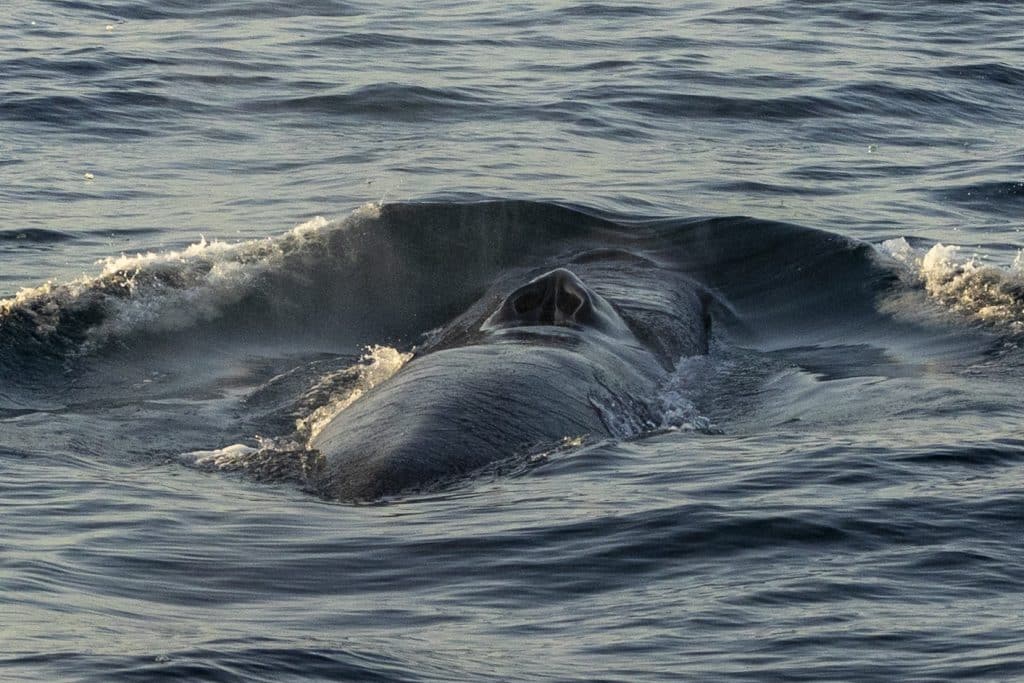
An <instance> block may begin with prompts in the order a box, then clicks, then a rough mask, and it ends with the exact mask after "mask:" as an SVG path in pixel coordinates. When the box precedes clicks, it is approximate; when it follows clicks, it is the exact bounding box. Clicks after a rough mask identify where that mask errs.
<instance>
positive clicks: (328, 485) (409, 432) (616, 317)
mask: <svg viewBox="0 0 1024 683" xmlns="http://www.w3.org/2000/svg"><path fill="white" fill-rule="evenodd" d="M550 265H551V264H549V266H550ZM537 270H541V272H539V273H538V272H536V271H537ZM712 302H713V297H712V295H711V294H710V293H709V292H708V291H706V290H705V289H704V288H703V287H701V286H700V285H699V284H697V283H696V282H694V281H692V280H690V279H688V278H687V277H686V276H684V275H682V274H680V273H678V272H676V271H674V270H673V269H671V268H664V267H660V266H659V265H658V264H657V263H656V262H654V261H652V260H650V259H648V258H646V257H644V256H643V255H642V254H637V253H632V252H628V251H624V250H595V251H589V252H582V253H579V254H575V255H574V256H573V257H572V258H569V259H565V261H564V262H563V263H560V264H558V265H555V266H554V267H548V266H543V267H540V268H535V269H521V270H515V271H513V272H510V273H509V274H507V276H506V277H504V278H499V279H498V280H497V281H496V282H495V283H494V284H493V286H492V287H491V288H490V289H489V291H487V292H485V293H484V294H483V295H482V296H481V297H480V299H479V300H478V301H477V302H476V303H475V304H474V305H472V306H470V307H469V308H468V309H467V310H466V311H465V312H464V313H462V314H461V315H459V316H457V317H456V318H455V319H454V320H452V321H450V322H449V323H448V324H447V325H444V326H442V327H441V328H439V329H437V330H435V331H433V332H432V333H431V334H430V335H429V338H428V340H427V341H425V342H424V343H423V344H422V345H421V346H420V347H418V348H416V349H415V353H414V357H413V358H412V360H411V361H409V362H408V363H407V364H406V365H405V366H404V367H402V368H401V369H400V370H399V371H398V372H397V373H396V374H394V375H393V376H392V377H390V378H389V379H388V380H387V381H385V382H383V383H381V384H380V385H378V386H376V387H374V388H372V389H371V390H370V391H368V392H367V393H366V394H365V395H363V396H362V397H360V398H359V399H358V400H356V401H355V402H354V403H352V404H351V405H349V406H348V407H347V408H346V409H345V410H343V411H342V412H341V413H339V414H338V415H337V416H335V417H334V418H333V419H332V420H331V421H330V422H329V423H328V424H327V425H326V426H325V427H324V428H323V429H322V430H321V431H320V432H319V433H318V434H317V435H316V436H315V437H314V438H313V439H312V440H311V442H310V447H311V449H313V451H314V452H315V453H317V454H318V455H319V466H318V467H317V468H315V469H314V472H313V474H312V475H311V477H310V482H309V483H310V484H311V488H312V489H313V490H314V491H315V492H316V493H318V494H319V495H320V496H322V497H325V498H328V499H332V500H339V501H374V500H379V499H382V498H389V497H394V496H399V495H405V494H408V493H414V492H423V491H427V490H433V489H435V488H438V487H443V486H445V485H447V484H450V483H452V482H456V481H460V480H462V479H464V478H466V477H468V476H471V474H472V473H473V472H477V471H480V470H481V468H484V467H485V466H487V465H490V464H492V463H495V462H498V461H502V460H505V459H508V458H511V457H516V456H523V455H528V454H536V453H537V452H539V451H543V450H545V449H550V448H552V447H554V446H557V445H558V444H559V443H561V442H562V441H564V440H565V439H567V438H576V437H598V438H602V437H612V438H615V437H621V436H624V435H629V434H631V433H635V432H637V431H642V430H643V429H645V428H651V427H654V426H657V424H658V421H659V418H658V416H657V414H656V409H655V407H654V398H655V397H656V396H657V393H658V388H659V386H660V385H661V383H663V382H664V380H665V378H666V376H667V375H668V373H670V372H671V371H672V370H673V368H674V367H675V365H676V363H677V362H678V361H679V360H680V359H681V358H684V357H687V356H693V355H698V354H705V353H707V351H708V339H709V335H710V329H711V317H712V309H713V306H712V305H711V304H712Z"/></svg>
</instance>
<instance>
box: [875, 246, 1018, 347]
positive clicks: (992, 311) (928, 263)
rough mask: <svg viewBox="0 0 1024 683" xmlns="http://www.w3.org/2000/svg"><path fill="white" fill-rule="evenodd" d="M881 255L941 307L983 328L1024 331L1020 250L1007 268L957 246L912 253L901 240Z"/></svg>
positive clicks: (912, 250) (884, 248)
mask: <svg viewBox="0 0 1024 683" xmlns="http://www.w3.org/2000/svg"><path fill="white" fill-rule="evenodd" d="M879 251H880V252H881V253H882V254H884V255H886V256H888V257H890V258H891V259H893V260H894V261H895V262H896V263H897V264H898V265H899V266H900V269H901V271H902V273H903V275H904V277H905V278H906V279H907V280H908V281H909V282H910V283H911V284H912V285H916V286H920V287H923V288H924V290H925V291H926V292H927V293H928V295H929V296H930V297H931V298H932V299H934V300H935V301H937V302H938V303H939V304H941V305H942V306H943V307H944V308H946V309H948V310H951V311H954V312H956V313H959V314H961V315H964V316H966V317H968V318H970V319H972V320H976V321H978V322H981V323H983V324H986V325H992V326H996V327H1000V328H1004V329H1009V330H1010V331H1011V332H1013V333H1020V332H1024V251H1021V252H1019V253H1018V254H1017V256H1016V258H1015V259H1014V261H1013V263H1012V264H1011V265H1010V266H1009V267H1000V266H997V265H992V264H987V263H984V262H983V261H981V260H980V259H979V258H978V257H977V256H973V255H972V256H970V257H965V256H963V255H962V253H961V248H960V247H958V246H955V245H944V244H936V245H933V246H932V247H930V248H928V249H922V248H915V247H914V246H912V245H911V244H910V243H909V242H908V241H907V240H906V239H904V238H902V237H900V238H897V239H892V240H887V241H885V242H883V243H882V244H881V245H879Z"/></svg>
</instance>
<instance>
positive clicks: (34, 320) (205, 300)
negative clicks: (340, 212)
mask: <svg viewBox="0 0 1024 683" xmlns="http://www.w3.org/2000/svg"><path fill="white" fill-rule="evenodd" d="M379 211H380V207H379V205H376V204H368V205H365V206H363V207H361V208H359V209H357V210H356V211H355V212H353V213H352V214H351V215H350V216H348V217H347V218H345V219H344V220H342V221H340V222H331V221H328V220H327V219H325V218H323V217H321V216H318V217H316V218H313V219H312V220H309V221H306V222H305V223H302V224H300V225H297V226H296V227H294V228H293V229H291V230H290V231H288V232H287V233H285V234H284V235H281V236H278V237H268V238H263V239H254V240H247V241H243V242H237V243H229V242H222V241H218V240H214V241H208V240H206V239H205V238H204V239H202V240H200V241H199V242H198V243H196V244H192V245H190V246H188V247H186V248H184V249H181V250H172V251H162V252H149V253H145V254H142V253H138V254H135V255H126V254H122V255H120V256H117V257H110V258H107V259H104V260H102V261H100V262H99V264H98V265H100V267H101V269H100V273H99V274H98V275H85V276H82V277H80V278H78V279H76V280H72V281H70V282H66V283H60V284H55V283H53V282H47V283H44V284H42V285H40V286H37V287H30V288H24V289H22V290H20V291H19V292H18V293H17V294H15V295H14V296H13V297H11V298H8V299H3V300H0V329H3V328H8V329H11V330H15V329H17V330H21V331H23V332H24V333H25V334H28V335H31V336H32V337H34V338H35V339H36V340H42V341H51V342H53V343H57V344H60V345H63V346H71V347H77V348H78V350H80V351H86V352H87V351H90V350H92V349H93V348H95V347H96V346H98V345H102V344H103V343H104V342H106V341H107V340H109V339H110V338H112V337H117V336H119V335H124V334H131V333H137V332H147V333H160V332H169V331H175V330H181V329H186V328H188V327H190V326H192V325H195V324H196V323H200V322H204V321H209V320H214V319H216V318H218V317H220V316H221V315H223V314H224V312H225V311H226V310H227V309H228V308H229V307H230V306H232V305H235V304H238V303H239V302H241V301H242V300H244V299H245V298H246V297H248V296H250V295H252V294H253V293H254V292H257V291H259V289H260V287H261V286H263V285H264V284H265V281H266V279H267V277H268V276H273V275H276V274H285V273H289V272H290V271H294V272H301V268H299V267H292V266H293V265H295V263H296V262H301V260H302V259H303V258H306V257H309V256H311V255H317V254H321V253H322V252H323V251H324V250H325V248H326V245H327V239H328V237H329V235H330V233H332V232H334V231H336V230H347V229H350V228H351V227H352V226H353V225H354V224H358V223H361V222H363V221H365V220H368V219H373V218H376V217H378V216H379Z"/></svg>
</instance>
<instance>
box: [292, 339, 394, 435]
mask: <svg viewBox="0 0 1024 683" xmlns="http://www.w3.org/2000/svg"><path fill="white" fill-rule="evenodd" d="M412 355H413V354H411V353H404V352H402V351H398V350H397V349H394V348H391V347H390V346H371V347H369V348H367V350H366V353H365V354H364V355H363V356H362V357H361V358H360V360H359V363H358V364H356V365H354V366H352V367H350V368H346V369H344V370H340V371H338V372H333V373H328V374H327V375H325V376H324V377H323V378H321V379H320V380H319V381H318V382H317V383H316V385H314V386H313V387H312V388H311V389H310V390H309V391H307V392H306V394H305V396H304V397H303V399H302V400H303V401H304V402H306V403H314V404H318V405H317V407H316V408H314V409H313V410H312V411H311V412H310V413H309V414H308V415H306V416H305V417H302V418H299V419H298V420H296V422H295V432H296V434H297V435H298V436H299V437H301V438H302V440H304V441H305V442H306V443H307V444H309V443H310V442H312V441H313V439H315V438H316V436H317V435H318V434H320V432H321V431H322V430H323V428H324V427H325V426H327V424H328V423H329V422H331V421H332V420H333V419H334V418H335V417H337V416H338V414H339V413H341V412H342V411H343V410H345V409H346V408H348V407H349V406H350V405H352V404H353V403H355V402H356V401H358V400H359V398H360V397H362V396H363V394H365V393H366V392H367V391H369V390H370V389H372V388H373V387H375V386H378V385H379V384H381V383H383V382H385V381H387V380H388V379H389V378H391V377H392V376H393V375H394V374H395V373H396V372H398V371H399V370H401V369H402V366H403V365H405V364H406V363H408V362H409V360H410V359H411V358H412Z"/></svg>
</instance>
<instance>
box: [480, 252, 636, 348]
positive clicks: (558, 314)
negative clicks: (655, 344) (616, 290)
mask: <svg viewBox="0 0 1024 683" xmlns="http://www.w3.org/2000/svg"><path fill="white" fill-rule="evenodd" d="M535 326H548V327H552V326H553V327H568V328H575V329H587V328H592V329H596V330H600V331H601V332H604V333H606V334H610V335H616V336H618V335H622V334H629V327H628V326H627V325H626V323H625V321H623V319H622V318H621V317H620V316H619V314H618V313H617V312H616V311H615V309H614V308H613V307H612V305H611V304H610V303H608V301H607V300H606V299H605V298H604V297H602V296H601V295H600V294H598V293H597V292H595V291H594V290H592V289H590V288H589V287H588V286H587V285H585V284H584V283H583V281H582V280H580V278H579V277H577V276H576V274H575V273H573V272H572V271H570V270H567V269H565V268H556V269H554V270H552V271H549V272H547V273H544V274H543V275H540V276H538V277H536V278H534V279H532V280H530V281H529V282H527V283H526V284H525V285H523V286H522V287H520V288H519V289H517V290H515V291H514V292H512V293H511V294H509V295H508V296H507V297H505V299H504V300H503V301H502V302H501V305H499V306H498V308H497V310H495V311H494V313H492V314H491V315H490V316H489V317H488V318H487V319H486V320H484V322H483V324H482V325H481V326H480V329H481V330H482V331H484V332H494V331H498V330H508V329H519V328H525V327H535Z"/></svg>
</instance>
